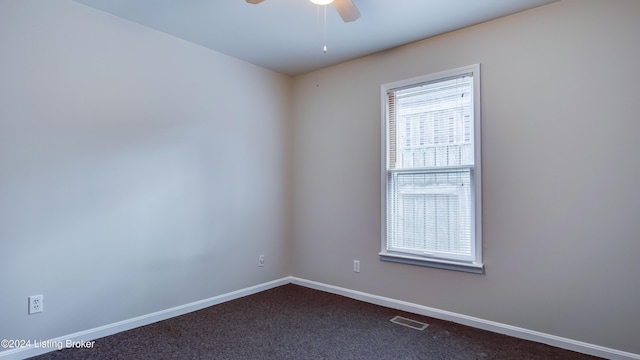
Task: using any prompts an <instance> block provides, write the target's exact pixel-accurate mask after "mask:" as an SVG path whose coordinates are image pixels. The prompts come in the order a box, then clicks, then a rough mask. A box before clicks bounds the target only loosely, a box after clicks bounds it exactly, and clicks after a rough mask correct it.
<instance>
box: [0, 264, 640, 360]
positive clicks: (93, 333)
mask: <svg viewBox="0 0 640 360" xmlns="http://www.w3.org/2000/svg"><path fill="white" fill-rule="evenodd" d="M288 283H293V284H296V285H301V286H304V287H308V288H311V289H316V290H321V291H325V292H328V293H332V294H337V295H342V296H346V297H349V298H352V299H356V300H360V301H364V302H368V303H371V304H376V305H380V306H385V307H388V308H392V309H398V310H402V311H406V312H410V313H414V314H419V315H425V316H429V317H433V318H436V319H441V320H447V321H452V322H455V323H458V324H463V325H468V326H472V327H475V328H478V329H483V330H488V331H492V332H496V333H500V334H505V335H509V336H513V337H516V338H520V339H525V340H531V341H535V342H539V343H543V344H547V345H551V346H555V347H559V348H563V349H567V350H572V351H577V352H581V353H584V354H589V355H594V356H599V357H603V358H607V359H616V360H618V359H620V360H630V359H635V360H640V354H633V353H629V352H625V351H620V350H616V349H611V348H607V347H603V346H599V345H593V344H589V343H585V342H582V341H576V340H572V339H567V338H563V337H559V336H555V335H550V334H545V333H542V332H538V331H533V330H528V329H524V328H520V327H516V326H511V325H507V324H502V323H497V322H494V321H489V320H484V319H480V318H475V317H472V316H467V315H462V314H457V313H453V312H450V311H445V310H440V309H435V308H431V307H428V306H423V305H418V304H414V303H409V302H406V301H400V300H396V299H391V298H387V297H383V296H378V295H372V294H368V293H364V292H360V291H355V290H350V289H346V288H342V287H338V286H333V285H328V284H324V283H319V282H316V281H311V280H305V279H300V278H297V277H293V276H288V277H284V278H281V279H278V280H273V281H269V282H266V283H263V284H259V285H255V286H251V287H248V288H244V289H240V290H237V291H232V292H230V293H226V294H222V295H218V296H214V297H212V298H209V299H204V300H200V301H195V302H192V303H189V304H185V305H180V306H176V307H173V308H170V309H166V310H162V311H157V312H154V313H151V314H147V315H142V316H138V317H135V318H132V319H128V320H123V321H119V322H116V323H113V324H108V325H104V326H100V327H97V328H94V329H89V330H85V331H80V332H77V333H73V334H70V335H66V336H61V337H58V338H55V339H51V340H49V341H47V343H49V344H58V343H62V344H64V343H65V342H66V341H67V340H71V341H82V340H84V341H91V340H95V339H98V338H101V337H105V336H109V335H113V334H116V333H119V332H122V331H126V330H130V329H134V328H137V327H140V326H144V325H149V324H152V323H155V322H158V321H161V320H166V319H169V318H172V317H175V316H180V315H183V314H186V313H189V312H192V311H196V310H200V309H203V308H206V307H209V306H213V305H217V304H221V303H223V302H227V301H230V300H234V299H239V298H241V297H244V296H247V295H252V294H255V293H258V292H261V291H264V290H268V289H271V288H274V287H278V286H281V285H285V284H288ZM54 350H57V348H53V347H49V348H42V347H39V348H36V347H25V348H20V349H11V350H5V351H2V352H0V359H2V360H14V359H25V358H28V357H32V356H37V355H41V354H44V353H47V352H50V351H54Z"/></svg>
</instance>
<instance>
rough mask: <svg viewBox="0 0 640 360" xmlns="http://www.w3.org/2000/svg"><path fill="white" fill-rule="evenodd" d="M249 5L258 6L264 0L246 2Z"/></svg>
mask: <svg viewBox="0 0 640 360" xmlns="http://www.w3.org/2000/svg"><path fill="white" fill-rule="evenodd" d="M246 1H247V2H248V3H249V4H260V3H261V2H263V1H264V0H246Z"/></svg>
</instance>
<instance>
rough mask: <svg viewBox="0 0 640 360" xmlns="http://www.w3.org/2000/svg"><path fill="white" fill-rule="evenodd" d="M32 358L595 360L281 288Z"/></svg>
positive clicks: (296, 288)
mask: <svg viewBox="0 0 640 360" xmlns="http://www.w3.org/2000/svg"><path fill="white" fill-rule="evenodd" d="M396 315H401V316H405V317H409V318H411V319H414V320H418V321H422V322H426V323H428V324H429V327H428V328H426V329H425V330H423V331H418V330H414V329H410V328H407V327H404V326H401V325H397V324H393V323H391V322H390V321H389V320H390V319H391V318H392V317H394V316H396ZM33 359H37V360H48V359H367V360H369V359H393V360H397V359H563V360H574V359H575V360H578V359H597V358H596V357H592V356H589V355H584V354H580V353H576V352H572V351H568V350H563V349H559V348H554V347H551V346H548V345H543V344H539V343H535V342H531V341H526V340H520V339H516V338H513V337H509V336H506V335H500V334H496V333H492V332H488V331H484V330H479V329H475V328H470V327H467V326H463V325H458V324H455V323H451V322H448V321H441V320H436V319H432V318H428V317H424V316H419V315H414V314H409V313H404V312H402V311H397V310H393V309H389V308H385V307H381V306H377V305H372V304H368V303H364V302H360V301H357V300H353V299H349V298H346V297H342V296H338V295H333V294H329V293H325V292H322V291H317V290H312V289H308V288H305V287H301V286H297V285H293V284H288V285H284V286H280V287H277V288H274V289H271V290H267V291H263V292H261V293H258V294H254V295H251V296H247V297H244V298H240V299H237V300H233V301H229V302H226V303H223V304H220V305H216V306H211V307H209V308H206V309H203V310H199V311H195V312H192V313H189V314H186V315H183V316H179V317H175V318H172V319H169V320H165V321H160V322H157V323H154V324H151V325H147V326H143V327H140V328H136V329H133V330H129V331H125V332H122V333H119V334H115V335H112V336H108V337H104V338H101V339H97V340H96V341H95V345H94V348H93V349H64V350H60V351H55V352H52V353H48V354H44V355H41V356H38V357H34V358H33Z"/></svg>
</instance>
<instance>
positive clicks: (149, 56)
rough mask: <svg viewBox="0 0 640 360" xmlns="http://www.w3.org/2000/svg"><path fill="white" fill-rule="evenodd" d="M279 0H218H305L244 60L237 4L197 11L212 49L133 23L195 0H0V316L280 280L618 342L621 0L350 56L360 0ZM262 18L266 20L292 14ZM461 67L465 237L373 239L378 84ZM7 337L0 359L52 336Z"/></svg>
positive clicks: (636, 196)
mask: <svg viewBox="0 0 640 360" xmlns="http://www.w3.org/2000/svg"><path fill="white" fill-rule="evenodd" d="M302 1H303V0H298V1H295V0H265V1H264V2H262V3H260V4H248V3H247V2H245V1H243V0H225V1H224V2H223V1H220V3H221V4H220V6H221V7H226V8H233V9H234V10H237V11H238V12H245V13H246V14H247V15H246V16H247V17H248V18H251V19H252V18H259V17H261V16H264V13H261V12H267V11H274V10H270V6H273V7H278V6H280V7H283V8H284V7H286V6H288V5H289V4H293V3H296V5H295V6H296V9H298V8H300V9H304V11H308V12H310V13H309V14H306V15H305V17H302V19H301V20H299V21H300V22H299V23H302V24H304V23H310V24H309V26H311V27H312V28H313V31H314V32H313V33H314V34H315V33H317V34H320V35H319V36H317V37H310V38H309V42H310V43H311V45H310V48H311V49H312V51H311V53H301V54H300V55H299V57H300V59H301V62H302V63H304V64H303V65H304V66H300V67H297V68H294V67H289V68H285V64H286V63H285V61H289V60H294V59H293V56H288V57H287V58H286V59H285V58H284V57H283V59H282V62H277V61H274V65H273V66H270V65H263V64H258V62H257V61H252V60H247V58H245V57H244V55H243V54H244V53H243V51H245V50H246V49H247V48H248V47H249V45H246V44H244V43H234V41H236V40H237V39H236V38H235V36H236V34H238V35H237V36H240V35H239V33H241V32H243V31H244V32H248V33H251V36H254V37H259V36H261V29H260V28H259V27H256V28H250V27H249V28H248V27H247V26H246V24H244V23H239V24H238V25H237V26H235V27H233V26H232V27H230V28H224V27H222V26H220V27H216V26H215V23H212V24H209V26H210V27H209V28H208V29H209V30H210V31H215V32H217V33H222V34H225V35H226V38H225V39H223V40H221V44H223V45H224V46H226V48H224V49H223V50H217V49H211V48H209V47H206V46H204V45H202V44H199V43H197V41H192V40H190V39H189V36H190V34H187V33H184V34H171V33H168V32H167V31H166V30H165V29H163V28H162V27H161V26H152V25H148V24H145V21H150V22H151V21H155V20H158V19H161V17H162V16H163V14H162V13H161V11H160V10H158V9H162V7H163V6H175V7H181V9H184V13H183V12H181V11H174V14H175V15H176V17H175V19H173V18H171V19H169V18H163V19H162V20H163V21H164V22H162V21H159V20H158V23H162V24H165V25H167V26H170V25H175V24H174V23H172V21H175V22H176V23H177V22H178V20H176V19H179V20H180V21H183V22H187V23H189V19H188V18H186V16H187V15H185V14H188V13H189V11H192V12H193V11H194V8H195V9H209V10H211V11H214V12H215V6H216V4H212V3H218V2H219V1H218V0H215V1H214V0H208V1H205V0H198V1H191V2H179V1H173V2H172V1H169V0H167V1H162V2H159V3H158V5H157V8H154V7H153V6H151V5H147V6H148V7H147V8H143V7H140V8H139V9H137V11H138V12H137V13H136V11H134V10H131V11H130V12H129V14H133V15H137V16H139V19H140V20H137V19H128V18H125V17H123V16H119V15H117V14H114V13H111V12H110V11H108V9H100V8H99V6H97V5H96V4H99V3H103V4H106V3H109V2H106V1H102V2H101V1H100V0H77V1H75V0H51V1H44V0H0V55H1V56H0V339H3V341H4V339H13V340H29V339H30V340H32V341H33V340H35V339H39V340H50V339H67V338H69V339H75V340H80V339H86V340H91V339H97V338H100V337H103V336H107V335H111V334H115V333H118V332H121V331H124V330H128V329H132V328H136V327H139V326H143V325H146V324H150V323H153V322H156V321H159V320H163V319H167V318H171V317H174V316H178V315H182V314H184V313H189V312H191V311H194V310H198V309H201V308H203V307H207V306H213V305H216V304H219V303H224V302H226V301H229V300H233V299H237V298H240V297H243V296H246V295H250V294H254V293H260V292H262V291H264V290H268V289H271V288H276V287H279V286H282V285H285V284H289V283H293V284H297V285H300V286H303V287H308V288H312V289H316V290H321V291H324V292H329V293H334V294H339V295H343V296H347V297H351V298H355V299H358V300H362V301H365V302H369V303H374V304H378V305H383V306H387V307H391V308H398V309H403V310H406V311H408V312H413V313H416V314H422V315H427V316H431V317H435V318H439V319H444V320H448V321H453V322H457V323H461V324H465V325H469V326H473V327H476V328H480V329H485V330H490V331H493V332H498V333H503V334H507V335H510V336H514V337H517V338H522V339H528V340H533V341H536V342H541V343H545V344H550V345H552V346H555V347H560V348H564V349H569V350H573V351H577V352H580V353H584V354H590V355H595V356H599V357H604V358H613V359H640V341H638V340H639V339H640V338H639V336H640V335H639V334H640V261H639V260H638V258H637V257H636V255H638V254H640V235H639V234H640V218H639V216H640V190H638V187H637V186H636V185H637V182H638V179H639V178H640V160H639V159H638V155H639V154H640V140H639V139H640V116H639V115H638V111H636V110H638V105H639V104H640V85H639V84H640V75H639V74H640V73H639V72H638V64H639V63H640V60H639V59H640V1H637V0H606V1H605V0H560V1H541V2H540V3H544V4H542V5H541V6H538V5H536V6H533V7H530V8H528V9H526V10H524V11H516V12H513V11H512V12H511V13H510V14H509V15H506V16H500V17H497V18H493V19H491V20H487V21H476V22H475V23H474V24H472V25H464V26H455V28H454V29H451V30H447V31H445V32H442V33H438V34H434V35H432V36H428V37H422V38H416V39H412V40H411V41H408V42H406V43H404V44H402V45H400V46H394V47H391V48H386V49H380V50H377V51H374V52H372V53H367V54H362V55H357V56H351V57H350V58H348V59H347V58H344V59H343V58H341V57H340V56H342V54H343V52H345V53H346V52H347V51H349V49H348V48H347V47H346V46H345V47H344V48H343V47H341V46H340V44H341V42H340V41H342V40H344V39H347V38H349V37H350V36H351V33H350V31H354V30H352V29H364V26H365V25H367V26H368V27H367V28H366V30H367V32H366V34H364V35H363V34H361V35H363V38H369V39H372V41H371V42H372V44H374V45H375V41H377V39H379V41H384V40H385V38H386V34H387V33H388V32H391V30H392V29H391V28H389V29H387V28H386V27H385V26H386V25H385V24H384V22H383V21H380V17H378V18H375V19H376V21H380V22H379V23H378V24H372V22H373V21H374V20H372V19H373V17H374V16H375V15H374V10H376V6H377V5H376V1H372V0H353V3H354V4H356V5H357V6H358V9H359V11H360V18H359V19H357V20H356V21H354V22H353V23H345V22H343V21H342V20H341V19H340V18H339V17H338V15H337V12H336V11H335V9H334V7H333V6H331V5H327V7H326V8H323V9H325V10H326V13H324V14H323V12H322V11H317V10H318V9H319V8H318V9H317V8H316V5H313V4H310V3H309V1H307V0H305V2H304V4H299V2H302ZM523 1H524V0H523ZM526 1H528V2H529V3H534V2H535V1H529V0H526ZM342 2H344V1H342ZM518 2H519V0H513V1H506V2H503V3H513V4H516V3H518ZM119 3H120V4H125V3H126V2H112V3H111V5H113V7H114V8H115V7H117V5H118V4H119ZM134 3H135V2H134ZM139 3H140V4H150V3H151V2H149V1H142V0H140V1H139ZM178 3H179V5H176V4H178ZM222 3H225V4H224V5H223V4H222ZM227 3H229V4H227ZM230 3H234V4H233V5H230ZM279 3H280V5H279ZM397 3H398V5H397V6H407V7H408V6H410V5H411V4H412V1H410V0H401V1H398V2H397ZM403 3H404V5H403ZM413 3H417V1H413ZM423 3H432V4H433V6H434V7H436V6H439V4H440V5H441V3H442V2H438V1H426V2H423ZM460 3H464V2H460ZM492 3H496V2H495V1H492ZM292 6H293V5H292ZM387 6H388V5H387ZM421 6H424V5H421ZM132 8H133V7H132ZM294 10H295V9H291V10H290V11H292V12H293V11H294ZM295 11H297V10H295ZM316 11H317V19H316ZM199 12H200V13H203V11H202V10H200V11H199ZM274 12H275V11H274ZM409 13H410V12H409ZM270 14H273V12H271V13H270ZM325 14H326V15H325ZM390 15H391V14H389V16H390ZM154 16H155V18H154ZM274 16H275V15H274ZM323 16H326V17H325V18H324V19H326V20H324V21H325V23H324V24H326V25H324V24H323ZM377 16H380V14H377ZM424 16H425V19H428V21H433V22H435V21H436V20H437V19H434V18H432V17H427V14H426V13H425V15H424ZM172 19H173V20H172ZM238 19H239V20H238V21H241V20H240V19H242V16H238ZM383 19H384V18H383ZM281 20H282V21H281ZM316 20H318V21H316ZM274 21H278V22H280V21H281V23H282V24H283V25H281V27H280V28H278V29H269V32H268V34H269V35H270V36H278V32H279V33H280V35H279V36H282V37H286V36H287V33H292V34H293V33H295V32H296V31H297V30H296V29H291V28H288V27H286V26H285V24H288V23H287V21H285V20H283V19H280V18H275V19H274ZM296 21H298V20H296ZM425 21H427V20H425ZM299 23H298V22H296V24H299ZM192 24H193V27H197V26H198V25H199V24H200V23H198V22H196V21H195V20H194V21H193V22H192ZM183 25H184V24H183ZM301 26H302V25H301ZM323 26H324V27H323ZM358 26H362V27H363V28H358ZM394 26H398V25H397V24H396V25H394ZM407 27H408V25H407ZM183 28H184V27H183ZM320 28H321V30H317V29H320ZM199 30H200V31H201V30H202V29H199ZM316 30H317V31H316ZM300 31H302V30H300ZM358 31H364V30H358ZM265 32H266V30H265ZM274 34H275V35H274ZM323 35H324V37H325V38H323V39H322V37H323ZM219 37H220V36H219ZM318 38H321V39H318ZM343 38H344V39H343ZM323 41H324V43H325V44H326V45H327V47H328V51H326V53H324V51H323V48H322V43H323ZM316 44H317V45H318V46H316ZM285 45H286V44H283V45H282V46H285ZM221 46H222V45H221ZM251 46H256V47H257V46H262V48H261V49H262V50H261V51H262V52H263V53H264V56H265V57H267V56H272V57H274V58H276V59H277V57H275V56H276V55H278V52H280V51H282V52H283V53H284V52H286V51H289V50H290V49H288V48H286V49H285V48H284V47H283V48H279V47H278V46H266V45H264V44H260V41H256V42H254V43H252V45H251ZM292 46H293V45H292ZM227 48H229V49H231V48H235V50H234V51H237V54H240V55H236V53H233V52H232V51H231V50H230V51H227V50H226V49H227ZM221 49H222V48H221ZM305 49H306V48H305ZM253 50H256V49H253ZM305 51H306V50H305ZM296 60H298V59H296ZM305 66H306V67H305ZM469 66H472V67H471V68H470V69H473V70H472V72H473V78H474V81H477V85H478V87H477V89H476V90H474V94H473V96H474V98H473V99H474V101H477V102H476V103H474V104H475V105H474V106H477V107H475V108H473V109H475V110H477V111H478V112H477V113H475V114H476V115H475V116H476V120H475V121H477V123H476V126H477V128H476V130H475V133H474V134H476V135H477V138H476V140H477V144H476V145H474V146H478V147H477V152H476V153H475V154H476V155H477V156H476V158H475V159H476V161H477V163H476V165H479V164H480V162H481V173H480V170H477V172H476V173H474V174H476V175H481V176H476V178H474V177H473V176H472V178H473V179H475V180H473V179H472V180H473V181H476V183H473V184H476V185H477V186H478V187H477V188H475V189H477V190H476V191H473V190H470V191H471V194H472V196H476V197H475V198H473V199H471V200H469V201H470V204H472V205H473V206H475V205H477V206H476V207H475V210H476V212H475V213H474V212H471V213H472V214H475V215H474V216H476V217H475V218H474V219H472V220H474V221H473V224H474V225H473V227H472V229H473V231H475V234H476V236H475V237H473V239H474V240H473V241H472V245H473V246H474V247H472V249H474V250H473V254H471V255H470V256H472V258H473V259H472V260H468V261H467V260H464V259H463V260H460V261H458V260H455V261H449V260H443V261H440V260H438V259H440V258H438V256H439V255H438V256H434V255H432V254H431V253H427V252H425V253H424V254H423V255H424V257H425V258H426V259H425V261H424V264H423V263H422V262H423V261H422V260H416V261H413V260H407V259H414V260H415V258H416V257H418V255H409V256H404V257H403V256H401V255H400V256H395V255H397V253H396V252H395V250H394V249H395V248H392V247H391V245H390V244H391V242H389V241H387V240H386V239H387V237H388V236H390V235H389V228H390V227H392V226H397V222H394V221H396V220H394V221H389V222H388V221H387V220H385V219H388V217H387V218H385V216H386V215H385V214H388V213H389V211H391V210H389V209H390V208H391V206H392V205H390V204H391V203H393V204H395V203H396V202H395V200H394V201H390V200H388V199H391V198H390V197H388V196H391V195H388V193H387V191H388V189H389V188H390V187H391V185H389V184H392V185H393V184H395V183H387V182H391V181H392V180H389V179H395V177H394V176H395V175H394V174H400V175H399V176H402V174H404V173H403V172H402V171H400V172H397V170H395V169H387V168H386V167H385V164H387V163H388V156H389V155H388V154H389V151H387V147H388V146H390V145H389V143H390V142H389V138H388V137H387V135H388V134H387V133H388V130H387V129H388V124H389V123H388V122H387V121H386V120H385V119H386V117H387V113H388V112H389V111H388V107H389V104H391V102H388V101H387V100H385V99H388V98H389V96H390V95H388V92H387V93H385V90H384V89H388V88H391V87H393V86H392V85H389V84H397V83H398V82H403V81H404V82H406V81H407V80H408V79H416V78H421V77H425V76H430V75H432V74H449V73H448V72H449V71H452V70H454V69H467V68H469ZM480 76H481V80H480ZM441 77H444V75H442V76H441ZM480 81H481V82H480ZM426 83H429V82H426ZM385 86H386V87H385ZM398 94H399V95H398ZM402 94H404V93H402V91H401V90H398V91H397V94H396V95H394V96H396V97H399V96H401V95H402ZM385 96H386V97H385ZM394 106H395V105H394ZM398 106H400V105H398ZM473 109H472V110H473ZM394 124H395V123H394ZM385 126H387V127H385ZM403 126H404V125H403ZM409 126H410V125H409V123H407V125H406V129H408V128H409ZM399 129H400V128H399ZM406 129H405V128H404V127H403V128H402V131H403V133H404V131H405V130H406ZM398 131H399V132H400V130H398ZM406 131H408V130H406ZM414 131H417V130H414ZM420 131H422V130H420ZM389 136H395V135H393V134H392V135H389ZM398 136H400V135H398ZM471 138H473V136H471ZM394 139H395V138H394ZM399 139H400V138H399ZM407 141H409V140H407ZM420 141H422V140H420ZM398 142H401V140H398ZM402 142H403V144H405V142H404V140H402ZM392 143H394V144H395V140H393V141H392ZM480 143H481V152H480V147H479V146H480ZM406 144H408V142H407V143H406ZM421 144H422V143H421ZM392 146H395V145H392ZM398 146H401V145H398ZM402 146H404V145H402ZM407 146H408V145H407ZM393 151H395V150H393ZM398 151H400V150H398ZM393 156H395V152H394V155H393ZM398 156H400V155H398ZM445 168H447V166H444V167H443V169H444V170H438V171H445V170H447V169H445ZM478 169H479V168H478ZM423 170H424V169H423ZM406 171H407V173H410V174H413V172H411V171H415V170H406ZM425 171H427V170H425ZM428 171H435V170H433V169H431V170H428ZM447 171H448V170H447ZM456 171H458V170H456ZM470 171H472V172H473V171H475V170H470ZM438 173H439V172H438ZM387 175H388V176H387ZM434 176H435V175H434ZM393 181H396V180H393ZM398 181H401V180H398ZM480 185H481V186H480ZM394 186H395V185H394ZM398 186H401V185H398ZM438 189H440V190H438V191H445V190H442V189H444V188H442V189H441V188H438ZM416 191H417V190H416ZM434 191H435V190H434ZM456 191H458V190H456ZM438 194H440V195H438V196H441V197H442V196H445V195H442V193H441V192H440V193H438ZM465 194H466V193H465ZM446 196H449V195H446ZM474 199H475V200H474ZM480 199H481V202H480ZM398 201H400V200H398ZM416 201H418V200H416ZM474 201H475V202H474ZM403 204H404V205H402V206H405V209H406V206H409V205H407V204H408V200H406V201H405V202H404V203H403ZM416 206H417V205H416ZM456 209H462V208H456ZM465 209H466V208H465ZM456 211H457V210H456ZM461 211H462V210H461ZM464 211H467V210H464ZM469 211H471V210H469ZM456 214H457V213H456ZM465 214H466V213H465ZM456 216H458V215H456ZM460 216H462V215H460ZM394 219H395V218H394ZM403 219H404V218H403ZM397 221H398V222H401V221H408V220H397ZM394 236H395V235H394ZM398 236H400V235H398ZM402 236H404V235H402ZM394 246H395V245H394ZM398 246H399V247H401V246H400V245H398ZM470 246H471V245H470ZM431 256H434V257H435V258H434V259H430V258H429V257H431ZM398 260H399V261H398ZM465 261H466V262H465ZM451 263H453V264H454V265H453V266H449V265H450V264H451ZM460 263H462V264H463V266H458V265H459V264H460ZM356 264H357V268H356V267H355V266H356ZM456 264H458V265H456ZM464 264H467V265H464ZM422 265H425V266H422ZM469 269H471V270H472V271H468V270H469ZM36 295H42V298H41V301H42V307H41V308H40V310H42V311H41V312H37V311H34V312H37V313H33V314H29V312H31V311H32V310H33V309H32V308H31V306H32V300H33V299H38V298H37V297H34V296H36ZM12 344H13V345H15V344H16V343H15V342H13V343H12ZM5 345H6V344H4V345H3V347H2V348H0V359H2V358H6V359H20V358H26V357H30V356H35V355H38V354H42V353H44V352H46V351H51V350H55V349H48V350H47V349H36V348H33V347H32V348H17V347H15V346H8V345H7V346H5Z"/></svg>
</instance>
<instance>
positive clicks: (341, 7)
mask: <svg viewBox="0 0 640 360" xmlns="http://www.w3.org/2000/svg"><path fill="white" fill-rule="evenodd" d="M263 1H264V0H246V2H248V3H249V4H259V3H261V2H263ZM309 1H311V2H312V3H314V4H316V5H328V4H330V3H333V6H334V7H335V8H336V10H338V14H340V17H342V20H343V21H344V22H352V21H356V20H357V19H358V18H359V17H360V11H358V8H357V7H356V6H355V4H354V3H353V1H352V0H309Z"/></svg>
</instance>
